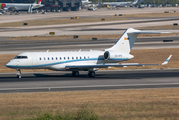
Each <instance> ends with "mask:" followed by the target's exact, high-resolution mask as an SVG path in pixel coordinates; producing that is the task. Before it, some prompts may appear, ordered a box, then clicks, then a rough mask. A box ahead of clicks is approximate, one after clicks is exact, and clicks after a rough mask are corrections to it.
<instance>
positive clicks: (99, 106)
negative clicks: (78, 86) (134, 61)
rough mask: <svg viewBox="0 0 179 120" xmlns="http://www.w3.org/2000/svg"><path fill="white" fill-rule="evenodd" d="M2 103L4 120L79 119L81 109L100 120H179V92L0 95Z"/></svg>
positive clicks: (83, 92)
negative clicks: (69, 117)
mask: <svg viewBox="0 0 179 120" xmlns="http://www.w3.org/2000/svg"><path fill="white" fill-rule="evenodd" d="M0 101H1V102H0V106H1V107H0V119H1V120H8V119H9V120H10V119H13V120H14V119H21V120H23V119H33V118H40V116H44V114H50V115H52V116H58V115H59V114H61V115H67V114H70V115H72V116H76V113H78V112H79V111H80V110H81V108H82V106H87V108H89V109H87V110H90V111H91V110H92V111H91V112H94V114H95V115H97V116H98V117H99V118H100V119H101V120H110V119H111V120H117V119H120V120H131V119H132V120H145V119H148V120H164V119H167V120H168V119H173V120H175V119H178V118H179V112H178V110H179V88H173V89H142V90H108V91H105V90H104V91H71V92H49V93H16V94H0ZM85 109H86V108H85ZM82 110H84V109H82ZM82 113H83V112H82ZM36 120H37V119H36Z"/></svg>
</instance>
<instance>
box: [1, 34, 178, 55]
mask: <svg viewBox="0 0 179 120" xmlns="http://www.w3.org/2000/svg"><path fill="white" fill-rule="evenodd" d="M117 40H118V39H101V40H75V39H73V40H39V41H38V40H37V41H35V40H32V41H26V40H20V41H19V40H17V41H16V40H0V51H1V52H0V54H18V53H21V52H45V51H47V50H50V51H78V50H80V49H81V50H82V51H86V50H104V49H106V48H109V47H112V46H113V45H114V44H115V43H116V42H117ZM163 40H173V41H174V42H163ZM160 48H179V37H178V36H173V37H152V38H137V40H136V42H135V44H134V46H133V49H160Z"/></svg>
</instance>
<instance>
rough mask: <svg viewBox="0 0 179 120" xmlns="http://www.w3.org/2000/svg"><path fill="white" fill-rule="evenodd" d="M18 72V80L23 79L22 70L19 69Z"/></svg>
mask: <svg viewBox="0 0 179 120" xmlns="http://www.w3.org/2000/svg"><path fill="white" fill-rule="evenodd" d="M17 71H18V73H17V78H19V79H21V70H20V69H18V70H17Z"/></svg>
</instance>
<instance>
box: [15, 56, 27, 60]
mask: <svg viewBox="0 0 179 120" xmlns="http://www.w3.org/2000/svg"><path fill="white" fill-rule="evenodd" d="M27 58H28V57H27V56H16V57H15V58H14V59H27Z"/></svg>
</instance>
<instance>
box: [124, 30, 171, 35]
mask: <svg viewBox="0 0 179 120" xmlns="http://www.w3.org/2000/svg"><path fill="white" fill-rule="evenodd" d="M161 33H170V32H157V31H140V30H139V31H136V32H135V31H134V32H129V33H128V34H161Z"/></svg>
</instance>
